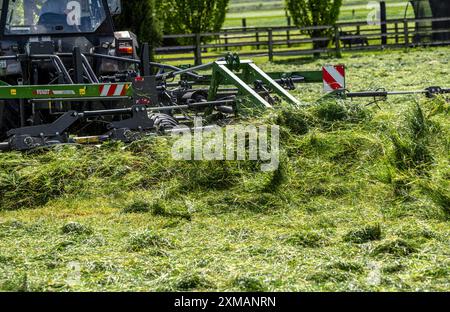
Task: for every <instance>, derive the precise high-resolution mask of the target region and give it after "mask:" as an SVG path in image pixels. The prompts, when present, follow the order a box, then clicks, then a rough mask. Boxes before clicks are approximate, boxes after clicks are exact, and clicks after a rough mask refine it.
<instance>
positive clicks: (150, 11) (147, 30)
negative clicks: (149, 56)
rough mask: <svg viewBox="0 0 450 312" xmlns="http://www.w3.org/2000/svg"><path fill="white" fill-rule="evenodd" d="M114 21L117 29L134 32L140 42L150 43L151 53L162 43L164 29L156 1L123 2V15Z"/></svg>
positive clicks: (134, 0)
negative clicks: (158, 14)
mask: <svg viewBox="0 0 450 312" xmlns="http://www.w3.org/2000/svg"><path fill="white" fill-rule="evenodd" d="M114 20H115V25H116V29H118V30H130V31H132V32H133V33H135V34H136V35H137V36H138V40H139V42H148V43H149V45H150V49H151V51H153V49H154V48H155V47H157V46H158V45H159V43H160V42H161V38H162V28H161V21H160V20H159V19H158V18H157V14H156V4H155V0H133V1H122V14H120V15H118V16H116V17H115V18H114Z"/></svg>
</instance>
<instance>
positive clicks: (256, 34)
mask: <svg viewBox="0 0 450 312" xmlns="http://www.w3.org/2000/svg"><path fill="white" fill-rule="evenodd" d="M255 40H256V42H259V32H258V30H257V31H256V33H255ZM256 49H257V50H259V44H257V45H256Z"/></svg>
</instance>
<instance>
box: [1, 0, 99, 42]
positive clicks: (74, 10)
mask: <svg viewBox="0 0 450 312" xmlns="http://www.w3.org/2000/svg"><path fill="white" fill-rule="evenodd" d="M4 1H9V7H8V14H7V20H6V25H5V26H6V27H5V34H7V35H8V34H10V35H22V34H23V35H32V34H36V35H37V34H58V33H77V32H95V31H96V30H97V28H98V27H99V26H100V25H101V24H102V23H103V22H104V21H105V19H106V11H105V8H104V7H103V1H102V0H4Z"/></svg>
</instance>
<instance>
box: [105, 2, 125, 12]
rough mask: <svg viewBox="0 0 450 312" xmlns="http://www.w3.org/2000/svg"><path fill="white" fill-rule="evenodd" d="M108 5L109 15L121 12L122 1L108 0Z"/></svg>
mask: <svg viewBox="0 0 450 312" xmlns="http://www.w3.org/2000/svg"><path fill="white" fill-rule="evenodd" d="M108 6H109V11H110V12H111V15H120V13H122V2H121V1H120V0H108Z"/></svg>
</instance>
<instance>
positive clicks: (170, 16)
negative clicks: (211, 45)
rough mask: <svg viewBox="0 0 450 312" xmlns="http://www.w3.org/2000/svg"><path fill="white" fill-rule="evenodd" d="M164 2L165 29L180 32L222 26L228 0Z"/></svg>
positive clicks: (214, 29) (188, 32)
mask: <svg viewBox="0 0 450 312" xmlns="http://www.w3.org/2000/svg"><path fill="white" fill-rule="evenodd" d="M161 2H165V4H164V5H163V9H161V11H164V12H162V14H167V17H166V19H167V22H168V23H166V24H168V25H165V29H170V31H171V32H174V33H180V34H196V33H202V32H216V31H219V30H220V29H221V28H222V25H223V23H224V21H225V15H226V14H227V9H228V3H229V2H230V1H229V0H171V1H161Z"/></svg>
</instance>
